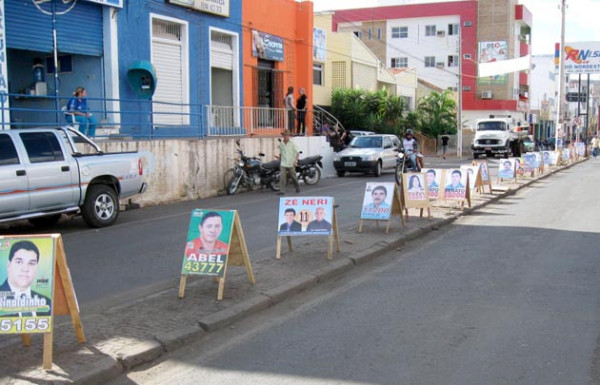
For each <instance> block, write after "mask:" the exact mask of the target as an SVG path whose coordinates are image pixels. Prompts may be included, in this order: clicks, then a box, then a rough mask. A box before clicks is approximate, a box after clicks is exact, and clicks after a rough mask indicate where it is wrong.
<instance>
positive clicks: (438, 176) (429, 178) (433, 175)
mask: <svg viewBox="0 0 600 385" xmlns="http://www.w3.org/2000/svg"><path fill="white" fill-rule="evenodd" d="M443 173H444V170H442V169H439V168H429V169H427V170H426V171H425V179H426V181H425V183H426V184H427V188H428V189H429V200H436V199H439V197H440V186H441V185H442V174H443Z"/></svg>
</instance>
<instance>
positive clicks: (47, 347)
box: [0, 234, 85, 370]
mask: <svg viewBox="0 0 600 385" xmlns="http://www.w3.org/2000/svg"><path fill="white" fill-rule="evenodd" d="M40 238H52V242H53V252H54V266H53V270H54V271H53V279H52V282H53V283H52V285H53V293H52V316H51V318H52V320H51V323H52V328H51V330H50V332H48V333H44V342H43V349H44V350H43V355H42V361H43V368H44V369H45V370H50V369H52V355H53V339H54V327H55V323H54V316H57V315H70V316H71V321H72V322H73V328H74V329H75V336H76V337H77V342H79V343H84V342H85V334H84V333H83V325H82V323H81V318H80V316H79V305H78V303H77V297H76V296H75V289H74V288H73V280H72V279H71V272H70V270H69V267H68V265H67V257H66V254H65V248H64V245H63V241H62V237H61V235H60V234H45V235H20V236H0V239H18V240H30V239H40ZM21 342H22V343H23V345H24V346H31V334H21Z"/></svg>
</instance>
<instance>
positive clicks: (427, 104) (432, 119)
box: [419, 90, 457, 137]
mask: <svg viewBox="0 0 600 385" xmlns="http://www.w3.org/2000/svg"><path fill="white" fill-rule="evenodd" d="M419 110H420V112H421V130H422V132H423V133H424V134H427V135H430V136H433V137H437V136H438V135H443V134H449V135H451V134H455V133H456V124H457V123H456V102H455V101H454V100H453V99H452V98H451V96H450V90H445V91H444V92H442V93H438V92H432V93H430V94H429V95H428V96H426V97H424V98H422V99H421V100H420V101H419Z"/></svg>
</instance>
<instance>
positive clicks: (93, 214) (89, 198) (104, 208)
mask: <svg viewBox="0 0 600 385" xmlns="http://www.w3.org/2000/svg"><path fill="white" fill-rule="evenodd" d="M81 215H82V216H83V220H84V221H85V223H87V224H88V226H90V227H104V226H109V225H111V224H113V223H114V221H116V220H117V217H118V216H119V199H118V198H117V194H116V192H115V190H113V189H112V188H110V187H109V186H106V185H103V184H96V185H92V186H90V187H89V188H88V191H87V195H86V197H85V202H84V203H83V206H82V207H81Z"/></svg>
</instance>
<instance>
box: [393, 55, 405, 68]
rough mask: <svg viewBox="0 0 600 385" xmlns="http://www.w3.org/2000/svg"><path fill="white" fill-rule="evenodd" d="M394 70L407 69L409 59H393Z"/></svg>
mask: <svg viewBox="0 0 600 385" xmlns="http://www.w3.org/2000/svg"><path fill="white" fill-rule="evenodd" d="M391 67H392V68H407V67H408V58H407V57H393V58H392V63H391Z"/></svg>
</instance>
